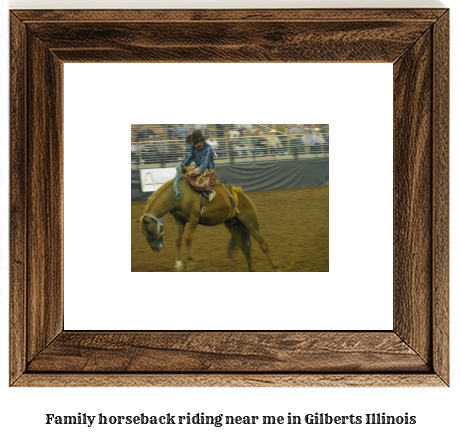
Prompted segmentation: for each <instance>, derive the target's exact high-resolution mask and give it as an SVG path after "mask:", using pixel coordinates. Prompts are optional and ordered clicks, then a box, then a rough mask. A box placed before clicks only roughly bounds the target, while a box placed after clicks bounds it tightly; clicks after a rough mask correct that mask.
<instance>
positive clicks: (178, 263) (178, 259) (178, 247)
mask: <svg viewBox="0 0 461 436" xmlns="http://www.w3.org/2000/svg"><path fill="white" fill-rule="evenodd" d="M175 221H176V228H177V235H176V264H175V266H174V268H175V270H176V271H182V270H183V269H184V265H183V263H182V262H181V241H182V235H183V233H184V226H185V223H183V222H182V221H180V220H175Z"/></svg>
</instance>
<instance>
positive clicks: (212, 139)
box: [206, 134, 219, 156]
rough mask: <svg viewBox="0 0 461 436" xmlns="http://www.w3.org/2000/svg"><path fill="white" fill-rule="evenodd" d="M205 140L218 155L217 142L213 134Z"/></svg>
mask: <svg viewBox="0 0 461 436" xmlns="http://www.w3.org/2000/svg"><path fill="white" fill-rule="evenodd" d="M206 142H208V144H210V146H211V148H212V149H213V151H214V152H215V154H216V156H219V153H218V149H219V143H218V141H217V140H216V139H215V137H214V135H213V134H211V135H210V136H209V137H208V139H207V140H206Z"/></svg>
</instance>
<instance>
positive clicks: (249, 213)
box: [238, 193, 281, 271]
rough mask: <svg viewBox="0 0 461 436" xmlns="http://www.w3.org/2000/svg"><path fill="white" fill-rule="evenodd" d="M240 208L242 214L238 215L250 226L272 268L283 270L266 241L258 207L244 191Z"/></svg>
mask: <svg viewBox="0 0 461 436" xmlns="http://www.w3.org/2000/svg"><path fill="white" fill-rule="evenodd" d="M239 208H240V211H241V214H240V215H238V218H239V220H240V221H241V222H242V223H243V224H244V225H245V226H246V227H247V228H248V230H249V231H250V233H251V235H252V236H253V238H255V239H256V240H257V241H258V244H259V245H260V247H261V250H262V251H263V252H264V253H265V254H266V256H267V258H268V259H269V262H270V263H271V265H272V268H274V270H275V271H281V269H280V265H279V264H278V262H276V261H275V260H274V258H273V257H272V254H271V252H270V251H269V247H268V245H267V242H266V241H265V239H264V237H263V235H262V233H261V230H260V228H259V220H258V213H257V212H256V207H255V205H254V204H253V202H252V201H251V200H250V199H249V198H248V197H247V196H246V195H245V194H244V193H241V194H240V195H239Z"/></svg>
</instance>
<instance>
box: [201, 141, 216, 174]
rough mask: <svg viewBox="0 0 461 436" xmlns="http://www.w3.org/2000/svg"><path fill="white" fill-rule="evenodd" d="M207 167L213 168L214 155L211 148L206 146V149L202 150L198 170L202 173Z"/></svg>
mask: <svg viewBox="0 0 461 436" xmlns="http://www.w3.org/2000/svg"><path fill="white" fill-rule="evenodd" d="M207 168H214V156H213V149H212V148H211V147H208V148H207V149H206V150H203V154H202V159H201V162H200V166H199V169H200V172H201V173H203V171H205V170H206V169H207Z"/></svg>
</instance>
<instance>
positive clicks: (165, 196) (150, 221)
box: [139, 168, 280, 271]
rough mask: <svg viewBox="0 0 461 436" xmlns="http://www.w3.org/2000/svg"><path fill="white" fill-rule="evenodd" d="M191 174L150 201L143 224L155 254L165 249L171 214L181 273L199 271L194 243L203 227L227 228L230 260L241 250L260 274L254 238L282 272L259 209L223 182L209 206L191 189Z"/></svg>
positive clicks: (166, 186)
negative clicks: (167, 217) (183, 249)
mask: <svg viewBox="0 0 461 436" xmlns="http://www.w3.org/2000/svg"><path fill="white" fill-rule="evenodd" d="M188 170H190V169H188V168H185V169H184V170H183V171H182V173H178V175H177V177H176V178H173V179H172V180H170V181H168V182H166V183H165V184H164V185H163V186H161V187H160V188H159V189H158V190H157V191H156V192H154V194H153V195H152V196H151V197H150V198H149V200H147V204H146V207H145V209H144V214H143V215H142V217H141V218H140V219H139V224H140V226H141V230H142V232H143V234H144V236H145V237H146V239H147V242H148V243H149V245H150V247H151V248H152V250H154V251H155V252H159V251H160V250H161V249H162V248H163V247H164V243H163V234H164V228H163V217H164V216H165V215H166V214H167V213H170V214H171V215H172V216H173V217H174V219H175V221H176V227H177V236H176V264H175V269H176V270H177V271H182V270H184V269H186V270H187V271H192V270H193V269H195V265H194V257H193V250H192V239H193V237H194V233H195V231H196V229H197V226H198V225H199V224H200V225H202V226H216V225H218V224H225V226H226V227H227V229H228V230H229V231H230V233H231V235H232V237H231V240H230V243H229V248H228V250H229V256H230V257H232V253H233V251H234V249H235V248H236V246H238V247H240V249H241V250H242V252H243V254H244V255H245V258H246V260H247V262H248V269H249V271H256V269H255V266H254V264H253V260H252V257H251V236H253V238H254V239H256V241H257V242H258V243H259V245H260V247H261V249H262V251H263V252H264V253H265V254H266V256H267V257H268V259H269V261H270V263H271V265H272V268H273V269H274V270H275V271H280V267H279V265H278V263H277V262H276V261H275V260H274V259H273V257H272V255H271V253H270V251H269V247H268V246H267V243H266V241H265V240H264V237H263V235H262V233H261V230H260V226H259V220H258V213H257V211H256V207H255V205H254V204H253V202H252V201H251V200H250V198H249V197H248V196H247V195H246V194H245V193H244V192H243V191H242V188H236V187H233V186H232V185H228V184H226V183H223V182H221V183H219V184H218V185H217V186H214V187H213V189H214V190H215V192H216V197H215V198H214V199H213V201H212V202H209V201H208V200H207V199H206V198H204V197H203V196H201V194H200V192H198V191H196V190H195V189H194V188H193V187H192V186H191V185H190V183H189V181H188V178H187V172H188ZM186 224H187V226H186ZM183 236H184V239H185V243H186V249H187V259H186V261H185V265H184V264H183V262H182V261H181V244H182V239H183Z"/></svg>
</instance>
